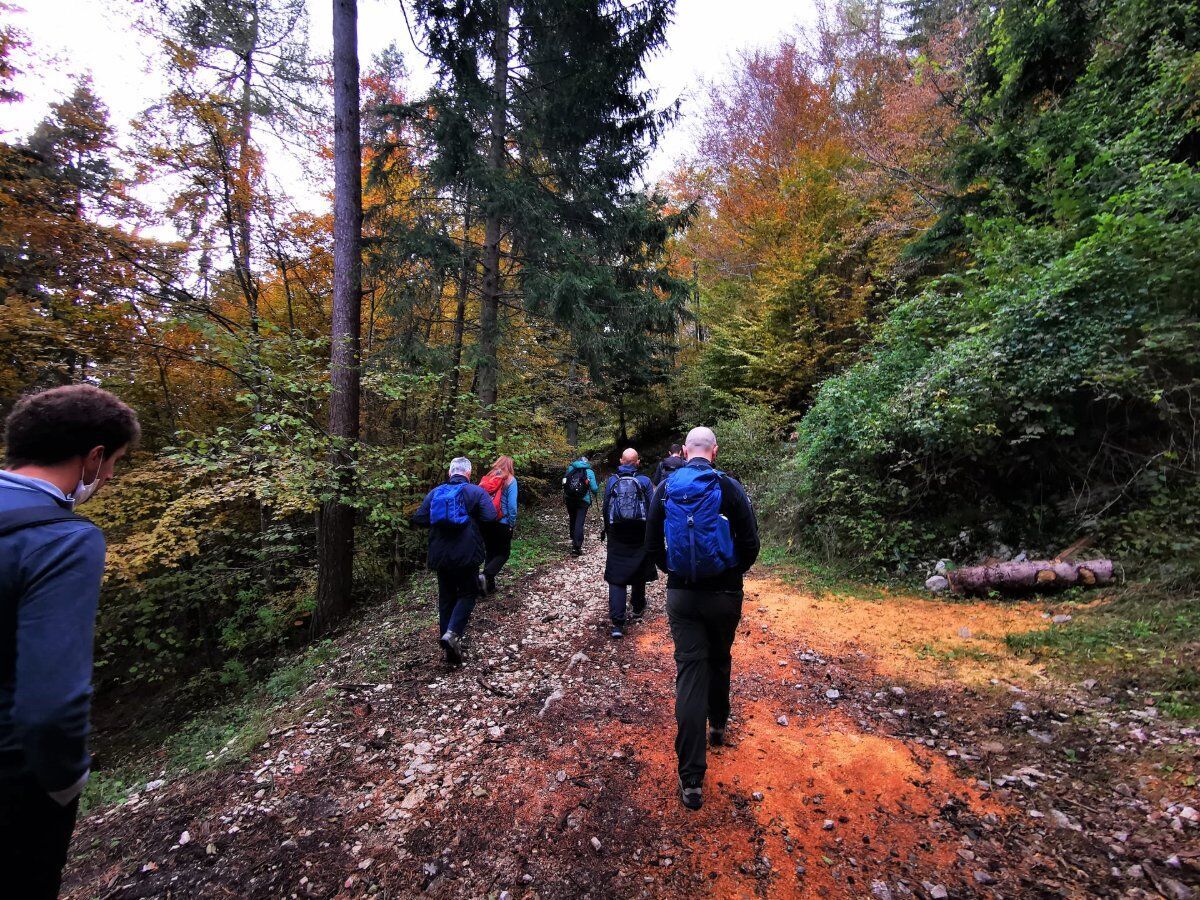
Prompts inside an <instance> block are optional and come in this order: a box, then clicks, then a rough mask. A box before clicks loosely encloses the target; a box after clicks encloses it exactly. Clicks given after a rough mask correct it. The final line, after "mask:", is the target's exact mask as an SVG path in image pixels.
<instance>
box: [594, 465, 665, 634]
mask: <svg viewBox="0 0 1200 900" xmlns="http://www.w3.org/2000/svg"><path fill="white" fill-rule="evenodd" d="M640 462H641V459H640V458H639V456H638V452H637V451H636V450H634V449H633V448H632V447H631V448H629V449H628V450H626V451H625V452H624V453H622V454H621V465H620V466H619V467H618V468H617V474H615V475H610V476H609V478H608V481H607V482H606V483H605V485H604V506H603V512H604V524H603V526H602V529H601V531H600V540H601V541H603V540H604V539H605V538H606V537H607V538H608V559H607V560H606V561H605V564H604V580H605V581H607V582H608V616H609V618H610V619H611V620H612V637H613V638H621V637H624V636H625V621H626V619H625V613H626V602H627V601H628V603H629V605H630V606H632V619H633V621H635V622H636V621H638V620H639V619H641V618H642V614H643V613H644V612H645V610H646V582H647V581H656V580H658V570H657V569H655V567H654V561H653V560H652V559H650V558H649V557H647V556H646V547H645V544H646V516H647V514H648V512H649V510H650V498H651V497H653V496H654V484H653V482H651V481H650V479H649V478H647V477H646V476H645V475H641V474H639V473H638V465H639V464H640Z"/></svg>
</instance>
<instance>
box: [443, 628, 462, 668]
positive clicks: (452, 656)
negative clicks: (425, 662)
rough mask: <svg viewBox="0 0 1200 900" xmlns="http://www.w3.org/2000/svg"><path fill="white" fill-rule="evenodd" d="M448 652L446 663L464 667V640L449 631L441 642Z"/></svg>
mask: <svg viewBox="0 0 1200 900" xmlns="http://www.w3.org/2000/svg"><path fill="white" fill-rule="evenodd" d="M440 643H441V645H442V649H443V650H445V651H446V662H447V663H448V664H449V665H452V666H461V665H462V638H460V637H459V636H458V635H457V634H455V633H454V632H453V631H447V632H446V633H445V634H443V635H442V639H441V641H440Z"/></svg>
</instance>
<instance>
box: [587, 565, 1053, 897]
mask: <svg viewBox="0 0 1200 900" xmlns="http://www.w3.org/2000/svg"><path fill="white" fill-rule="evenodd" d="M910 603H915V604H921V603H922V601H915V600H912V599H911V598H905V599H904V600H903V601H901V600H899V599H891V600H887V601H883V602H882V603H878V604H865V603H861V602H858V601H854V602H851V603H838V602H835V601H818V600H814V599H813V598H811V597H808V596H804V595H801V594H798V593H796V592H795V589H794V588H790V587H788V586H787V585H784V584H782V583H780V582H777V581H770V580H765V579H755V580H754V581H753V582H750V583H748V584H747V592H746V604H745V609H744V613H743V619H742V625H741V627H740V628H739V634H738V638H737V640H736V642H735V644H734V662H733V672H734V686H733V692H732V693H733V708H734V713H733V715H734V721H735V724H734V726H733V727H732V728H731V741H732V743H733V745H732V746H729V747H723V748H719V749H716V750H710V752H709V759H708V765H709V768H708V773H707V776H706V779H705V787H706V795H705V805H704V808H703V809H702V810H701V811H699V812H690V811H688V810H685V809H683V808H682V807H681V806H680V805H679V804H678V802H677V801H676V800H675V799H674V797H673V796H664V788H663V786H664V785H670V784H672V783H673V781H674V778H675V774H674V773H675V755H674V751H673V747H672V745H671V743H670V737H671V735H672V734H673V728H672V726H673V724H674V723H673V722H671V721H669V716H670V707H669V703H667V704H665V709H663V710H661V712H662V713H664V714H663V715H660V716H657V717H656V718H658V720H659V721H657V722H655V723H654V724H653V725H651V726H650V727H641V728H624V727H621V726H620V723H614V726H615V727H614V728H610V729H608V732H607V737H608V740H609V743H610V744H611V745H612V746H617V745H623V744H630V743H631V744H632V745H633V746H634V747H635V748H636V753H637V758H638V759H639V760H640V761H641V763H642V764H643V769H642V771H641V773H640V776H639V778H638V785H637V788H636V793H637V796H638V799H639V800H640V801H641V802H642V804H643V805H644V806H645V807H646V808H647V809H654V808H655V807H657V806H659V805H660V804H661V805H663V806H664V807H665V810H664V811H665V818H664V820H663V821H662V822H661V823H660V824H661V826H662V828H663V830H665V831H667V832H671V833H674V834H676V835H677V836H678V837H679V838H680V839H682V840H683V841H684V842H685V843H686V844H687V845H688V846H689V847H690V848H691V850H692V853H691V854H690V855H691V856H692V858H693V860H694V863H693V865H694V866H695V867H696V868H698V869H699V870H700V871H701V872H703V873H704V875H705V876H706V878H705V881H706V882H707V884H708V890H709V892H710V895H711V896H717V897H754V896H761V895H762V892H763V890H764V882H765V883H766V884H768V885H769V887H768V888H766V892H767V895H768V896H771V897H810V896H811V897H830V896H847V897H853V896H863V895H864V894H869V892H870V883H871V880H872V879H871V873H872V872H873V871H877V872H880V873H884V872H887V871H894V870H895V868H896V865H897V863H899V862H903V863H906V864H907V865H908V866H909V867H910V868H911V870H913V871H915V872H923V873H926V874H928V875H930V876H931V877H933V876H935V873H942V874H941V876H940V878H939V877H934V880H935V881H936V880H942V881H945V882H946V883H947V884H952V883H954V882H956V881H958V882H962V885H963V887H966V886H967V881H966V877H965V876H969V873H968V872H963V871H961V870H956V869H955V868H954V867H953V865H952V864H953V863H954V862H956V858H955V857H956V850H957V849H958V847H959V845H958V843H957V842H956V833H955V829H954V828H952V827H951V826H950V822H949V821H948V820H947V819H945V818H943V816H942V811H943V808H945V809H947V810H949V811H951V818H954V817H957V816H958V815H959V814H966V815H968V816H970V817H973V818H982V817H983V816H987V815H989V814H991V815H995V816H998V817H1004V816H1005V814H1006V812H1007V811H1006V810H1005V809H1004V808H1003V807H1002V806H1001V805H999V804H997V803H995V802H993V801H990V800H986V799H983V798H981V796H980V792H979V790H978V789H977V788H975V787H974V786H973V785H972V784H969V783H967V782H964V781H962V780H960V779H959V778H958V776H957V775H956V774H955V773H954V772H953V771H952V769H951V768H950V766H949V765H948V763H947V761H946V760H945V758H944V757H942V756H940V755H935V754H934V752H933V751H927V750H926V749H925V748H924V747H920V746H917V745H915V744H910V743H908V742H905V741H903V740H900V739H897V738H893V737H889V736H886V735H881V734H878V733H867V732H865V731H864V730H863V729H862V728H861V727H860V726H859V724H858V723H857V722H856V721H855V720H854V719H852V718H851V717H850V716H848V715H847V714H846V713H844V712H842V711H841V710H840V709H839V708H837V707H835V706H832V705H830V704H828V703H823V702H818V703H816V704H813V703H812V702H811V700H812V694H813V692H814V691H819V692H820V693H821V694H822V695H823V692H824V690H825V689H826V688H825V685H824V684H811V683H805V679H804V678H803V677H801V678H800V679H797V678H796V675H797V670H796V667H795V660H794V658H793V659H789V660H788V665H787V666H780V665H779V661H780V660H784V659H788V658H789V656H790V655H792V654H794V652H795V651H797V650H802V649H804V648H812V649H817V648H821V650H819V651H818V652H823V651H824V650H826V649H832V648H838V649H842V650H844V649H845V646H844V645H846V644H848V643H852V642H851V641H850V639H849V637H850V634H851V631H850V629H851V628H852V627H854V625H855V624H856V623H857V624H861V625H863V626H864V627H867V626H869V625H871V624H873V625H874V627H871V628H870V634H871V635H872V638H873V640H874V641H876V642H879V641H885V640H886V641H889V642H890V641H891V639H892V638H891V637H890V636H892V635H894V636H895V637H896V638H897V639H898V638H899V635H900V630H901V629H900V625H899V624H898V623H899V622H900V621H901V619H902V613H903V612H904V611H905V610H906V609H907V608H908V605H909V604H910ZM925 605H929V606H932V605H933V604H925ZM864 607H865V610H864V609H863V608H864ZM762 609H765V610H766V611H765V612H762V611H760V610H762ZM964 612H966V611H965V610H964ZM877 613H878V614H883V613H886V615H876V614H877ZM944 616H945V610H944V608H943V617H944ZM958 618H960V617H956V620H957V619H958ZM1036 618H1038V620H1039V621H1040V617H1036ZM912 619H913V620H914V622H920V623H923V627H924V628H925V629H927V631H926V632H925V633H926V634H930V635H932V634H933V633H934V628H935V627H936V623H935V620H934V615H933V612H932V611H931V610H919V611H918V614H917V615H915V616H913V617H912ZM961 619H962V620H963V621H969V622H971V623H973V624H981V623H985V622H986V623H990V627H995V623H997V622H1001V621H1005V622H1013V623H1017V622H1019V623H1020V625H1021V626H1022V627H1029V626H1031V625H1032V624H1033V622H1032V620H1031V619H1030V618H1029V616H1028V615H1026V616H1025V617H1024V619H1021V618H1018V617H1015V616H1013V615H1012V614H1011V613H1008V614H1006V611H1003V610H1001V611H998V614H997V613H992V611H991V610H990V609H987V608H983V609H978V610H974V609H973V610H971V614H970V615H964V616H962V617H961ZM889 622H895V623H897V624H888V623H889ZM763 625H766V626H767V631H765V632H764V631H763V628H762V626H763ZM827 625H828V626H829V628H828V631H827V632H826V631H825V629H826V626H827ZM945 630H946V629H945V628H942V629H941V633H944V632H945ZM921 634H922V632H921V631H920V630H918V629H917V628H913V629H910V635H909V636H908V638H907V639H906V640H905V641H903V642H900V643H898V644H893V645H892V646H900V647H904V646H911V645H913V644H914V643H915V644H916V645H918V646H919V645H920V643H921V641H922V640H923V638H922V637H921ZM818 635H819V636H820V638H821V640H818V639H817V637H818ZM885 635H888V636H889V637H884V636H885ZM637 643H638V650H639V653H643V654H647V655H655V656H659V655H664V654H666V655H669V654H670V651H671V648H670V641H669V638H668V637H667V636H666V635H665V634H663V633H662V632H661V631H660V630H658V629H656V630H655V631H653V632H648V633H647V632H643V633H642V635H640V637H639V640H638V641H637ZM867 646H870V647H871V648H872V650H873V651H874V652H873V653H872V655H873V656H874V655H876V654H878V653H881V652H886V651H887V650H888V649H889V646H886V645H885V646H880V644H879V643H869V644H868V645H867ZM910 659H911V658H910ZM888 662H889V663H890V664H891V665H892V666H894V667H895V669H896V670H903V671H907V670H908V669H911V668H912V665H911V662H906V661H905V660H902V659H901V660H896V659H889V660H888ZM648 681H659V682H661V681H662V679H661V677H659V678H650V679H648ZM797 682H799V687H800V688H801V690H797V686H798V685H797ZM648 686H649V685H648ZM654 687H655V688H657V690H656V691H655V692H656V693H663V694H665V692H666V691H668V690H669V685H667V684H661V683H660V684H657V685H654ZM802 691H803V694H802V701H803V706H802V707H798V706H797V696H799V695H801V692H802ZM665 696H667V697H669V694H665ZM781 715H786V716H787V717H788V724H787V725H786V726H783V725H780V724H779V721H778V720H779V717H780V716H781ZM614 731H615V732H616V733H613V732H614ZM760 796H761V799H758V798H759V797H760ZM764 858H765V859H766V860H768V861H769V863H770V866H769V867H767V866H764V864H763V862H762V860H763V859H764ZM797 866H800V867H802V869H801V872H800V873H799V874H798V873H797V871H796V867H797ZM764 869H767V871H769V872H770V873H771V874H770V875H769V876H768V877H766V878H765V879H764Z"/></svg>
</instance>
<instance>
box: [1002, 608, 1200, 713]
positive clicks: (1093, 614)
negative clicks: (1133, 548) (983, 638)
mask: <svg viewBox="0 0 1200 900" xmlns="http://www.w3.org/2000/svg"><path fill="white" fill-rule="evenodd" d="M1072 615H1073V616H1074V618H1073V619H1072V620H1071V621H1070V622H1067V623H1064V624H1062V625H1051V626H1050V627H1049V628H1047V629H1045V630H1043V631H1032V632H1021V633H1017V634H1009V635H1007V636H1006V637H1005V639H1004V640H1005V643H1006V644H1007V645H1008V647H1009V649H1010V650H1012V651H1013V652H1014V653H1017V654H1023V655H1027V656H1030V657H1032V658H1034V659H1037V660H1042V661H1046V662H1047V663H1049V664H1050V665H1051V666H1052V667H1053V668H1055V669H1057V670H1059V671H1060V672H1062V673H1063V674H1066V675H1069V676H1071V677H1079V676H1084V675H1093V676H1095V677H1097V678H1103V679H1104V680H1105V681H1112V682H1113V683H1114V684H1115V685H1116V686H1117V687H1129V688H1138V689H1140V690H1143V691H1147V692H1149V693H1151V695H1152V696H1154V697H1155V698H1156V700H1157V701H1158V707H1159V708H1160V709H1161V710H1162V711H1163V713H1165V714H1167V715H1171V716H1176V717H1178V718H1187V719H1194V718H1200V642H1198V641H1197V634H1198V629H1200V598H1197V597H1182V596H1178V595H1170V594H1165V593H1163V592H1162V591H1161V590H1160V589H1156V588H1153V587H1151V586H1149V585H1145V584H1136V585H1132V586H1130V587H1129V588H1126V589H1124V590H1122V591H1121V592H1120V593H1117V594H1114V595H1112V597H1111V599H1110V600H1109V601H1108V602H1106V603H1103V604H1100V605H1097V606H1094V607H1091V608H1089V609H1078V608H1077V609H1074V610H1072Z"/></svg>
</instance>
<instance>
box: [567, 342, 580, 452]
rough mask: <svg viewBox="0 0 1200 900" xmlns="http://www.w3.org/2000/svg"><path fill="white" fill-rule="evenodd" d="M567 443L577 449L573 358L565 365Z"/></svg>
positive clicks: (577, 428) (577, 426)
mask: <svg viewBox="0 0 1200 900" xmlns="http://www.w3.org/2000/svg"><path fill="white" fill-rule="evenodd" d="M567 409H568V412H567V443H568V444H570V445H571V449H572V450H577V449H579V410H577V409H576V408H575V360H574V359H572V360H571V362H570V364H569V365H568V366H567Z"/></svg>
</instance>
